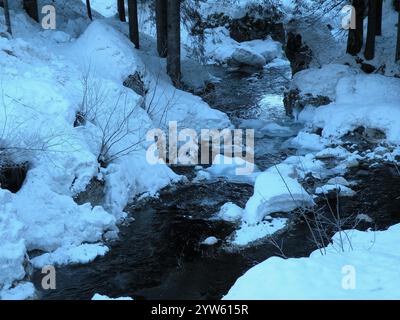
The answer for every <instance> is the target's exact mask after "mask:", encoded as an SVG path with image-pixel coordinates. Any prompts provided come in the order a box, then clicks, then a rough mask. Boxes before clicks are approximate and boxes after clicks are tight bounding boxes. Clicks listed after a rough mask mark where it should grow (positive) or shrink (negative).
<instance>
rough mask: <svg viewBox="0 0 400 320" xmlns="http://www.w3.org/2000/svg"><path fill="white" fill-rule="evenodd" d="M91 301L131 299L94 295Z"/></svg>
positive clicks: (128, 298)
mask: <svg viewBox="0 0 400 320" xmlns="http://www.w3.org/2000/svg"><path fill="white" fill-rule="evenodd" d="M92 300H133V299H132V298H131V297H119V298H110V297H108V296H105V295H101V294H98V293H96V294H95V295H94V296H93V297H92Z"/></svg>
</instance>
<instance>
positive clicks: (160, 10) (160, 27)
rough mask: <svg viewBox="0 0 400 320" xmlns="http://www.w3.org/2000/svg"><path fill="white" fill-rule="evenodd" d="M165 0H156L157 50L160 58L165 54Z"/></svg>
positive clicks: (166, 26)
mask: <svg viewBox="0 0 400 320" xmlns="http://www.w3.org/2000/svg"><path fill="white" fill-rule="evenodd" d="M167 1H168V0H156V22H157V51H158V55H159V56H160V57H162V58H165V57H166V56H167V53H168V50H167V37H168V24H167Z"/></svg>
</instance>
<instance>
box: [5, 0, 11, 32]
mask: <svg viewBox="0 0 400 320" xmlns="http://www.w3.org/2000/svg"><path fill="white" fill-rule="evenodd" d="M3 6H4V18H5V22H6V30H7V32H8V33H9V34H12V30H11V19H10V8H9V6H8V0H3Z"/></svg>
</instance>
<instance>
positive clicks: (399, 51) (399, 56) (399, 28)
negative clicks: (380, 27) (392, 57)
mask: <svg viewBox="0 0 400 320" xmlns="http://www.w3.org/2000/svg"><path fill="white" fill-rule="evenodd" d="M396 61H400V8H399V21H398V23H397V47H396Z"/></svg>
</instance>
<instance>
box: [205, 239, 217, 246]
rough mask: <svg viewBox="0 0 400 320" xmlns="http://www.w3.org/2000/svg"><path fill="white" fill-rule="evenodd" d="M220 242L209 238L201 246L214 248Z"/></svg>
mask: <svg viewBox="0 0 400 320" xmlns="http://www.w3.org/2000/svg"><path fill="white" fill-rule="evenodd" d="M218 241H219V240H218V239H217V238H216V237H208V238H207V239H205V240H204V241H203V242H201V244H203V245H206V246H213V245H216V244H217V243H218Z"/></svg>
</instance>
